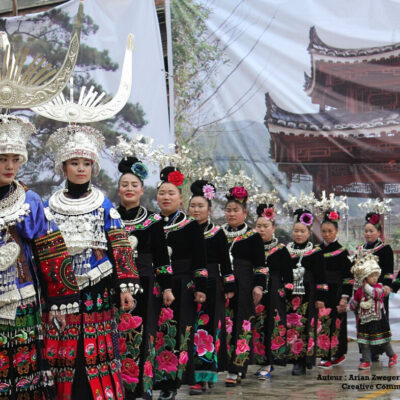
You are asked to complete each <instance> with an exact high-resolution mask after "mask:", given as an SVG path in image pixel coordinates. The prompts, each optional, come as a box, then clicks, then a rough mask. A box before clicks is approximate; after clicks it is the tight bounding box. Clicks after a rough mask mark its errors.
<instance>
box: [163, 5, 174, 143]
mask: <svg viewBox="0 0 400 400" xmlns="http://www.w3.org/2000/svg"><path fill="white" fill-rule="evenodd" d="M165 25H166V31H167V60H168V88H169V96H168V98H169V132H170V134H172V135H174V137H175V93H174V62H173V61H174V60H173V53H172V25H171V4H170V0H165Z"/></svg>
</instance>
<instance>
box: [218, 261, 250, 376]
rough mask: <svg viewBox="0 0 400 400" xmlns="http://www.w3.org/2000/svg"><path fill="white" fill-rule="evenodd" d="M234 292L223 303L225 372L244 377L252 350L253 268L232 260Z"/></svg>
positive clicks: (245, 263) (244, 262)
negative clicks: (224, 304) (232, 295)
mask: <svg viewBox="0 0 400 400" xmlns="http://www.w3.org/2000/svg"><path fill="white" fill-rule="evenodd" d="M234 274H235V280H236V287H237V292H236V294H235V296H234V297H233V298H232V299H230V300H229V301H227V302H226V309H225V314H226V317H225V329H226V351H227V357H228V364H227V367H226V368H227V370H228V372H231V373H239V372H240V373H241V374H242V376H243V377H244V376H245V375H246V372H247V367H248V365H249V363H250V356H251V351H252V347H253V340H252V323H254V319H255V309H254V303H253V295H252V291H253V287H254V283H253V282H254V280H253V266H252V264H251V263H250V262H249V261H247V260H234Z"/></svg>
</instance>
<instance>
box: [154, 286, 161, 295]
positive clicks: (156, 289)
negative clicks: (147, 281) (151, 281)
mask: <svg viewBox="0 0 400 400" xmlns="http://www.w3.org/2000/svg"><path fill="white" fill-rule="evenodd" d="M153 294H154V296H159V295H160V290H159V289H158V287H157V286H154V287H153Z"/></svg>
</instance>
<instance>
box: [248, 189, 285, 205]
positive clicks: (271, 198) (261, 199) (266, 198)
mask: <svg viewBox="0 0 400 400" xmlns="http://www.w3.org/2000/svg"><path fill="white" fill-rule="evenodd" d="M248 201H249V203H255V204H267V205H268V204H272V205H276V204H278V203H280V201H281V199H280V198H279V196H278V193H277V191H276V190H275V189H273V190H269V191H268V192H264V193H256V194H253V195H252V196H250V197H249V200H248Z"/></svg>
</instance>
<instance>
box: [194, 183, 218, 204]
mask: <svg viewBox="0 0 400 400" xmlns="http://www.w3.org/2000/svg"><path fill="white" fill-rule="evenodd" d="M190 191H191V192H192V194H193V196H201V197H204V198H205V199H207V200H210V201H211V200H213V199H214V198H215V194H216V189H215V186H214V185H213V184H212V183H210V182H208V181H206V180H203V179H201V180H197V181H195V182H193V183H192V185H191V186H190Z"/></svg>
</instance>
